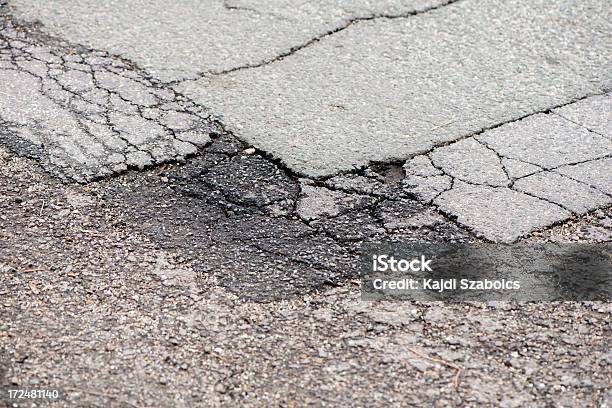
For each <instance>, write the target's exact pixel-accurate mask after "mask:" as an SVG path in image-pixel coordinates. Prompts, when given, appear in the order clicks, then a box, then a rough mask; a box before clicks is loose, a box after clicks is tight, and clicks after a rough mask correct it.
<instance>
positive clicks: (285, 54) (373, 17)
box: [168, 0, 463, 85]
mask: <svg viewBox="0 0 612 408" xmlns="http://www.w3.org/2000/svg"><path fill="white" fill-rule="evenodd" d="M460 1H463V0H446V1H444V2H442V3H440V4H436V5H432V6H428V7H425V8H423V9H420V10H411V11H408V12H404V13H399V14H387V13H372V14H371V15H369V16H364V17H355V18H351V19H348V20H347V21H346V22H345V23H344V24H343V25H341V26H339V27H336V28H334V29H332V30H329V31H326V32H324V33H322V34H318V35H316V36H314V37H312V38H311V39H309V40H308V41H305V42H304V43H302V44H300V45H296V46H293V47H291V48H290V49H289V50H287V51H285V52H282V53H279V54H278V55H276V56H274V57H272V58H268V59H266V60H263V61H260V62H258V63H254V64H245V65H241V66H237V67H232V68H229V69H225V70H222V71H206V72H202V73H199V74H198V75H197V76H196V78H190V79H185V80H182V81H172V82H169V83H168V84H169V85H178V84H180V83H181V82H185V81H193V80H194V79H197V78H198V77H199V78H202V77H205V76H208V75H212V76H220V75H227V74H229V73H232V72H236V71H242V70H247V69H254V68H259V67H262V66H265V65H270V64H273V63H275V62H278V61H282V60H283V59H285V58H287V57H289V56H291V55H293V54H295V53H296V52H298V51H300V50H302V49H304V48H306V47H309V46H311V45H313V44H315V43H317V42H319V41H321V40H323V39H325V38H327V37H330V36H332V35H334V34H337V33H339V32H341V31H344V30H346V29H347V28H349V27H351V26H352V25H354V24H357V23H360V22H363V21H372V20H379V19H389V20H393V19H399V18H409V17H413V16H416V15H420V14H425V13H429V12H431V11H434V10H438V9H440V8H443V7H446V6H449V5H451V4H453V3H458V2H460ZM225 7H227V5H226V6H225ZM232 9H239V10H249V11H256V10H252V9H248V8H247V9H245V8H240V7H232Z"/></svg>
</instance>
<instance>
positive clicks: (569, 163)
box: [403, 105, 612, 241]
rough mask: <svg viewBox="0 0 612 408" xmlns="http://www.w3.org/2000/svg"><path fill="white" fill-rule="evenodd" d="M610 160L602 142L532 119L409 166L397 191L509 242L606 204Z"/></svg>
mask: <svg viewBox="0 0 612 408" xmlns="http://www.w3.org/2000/svg"><path fill="white" fill-rule="evenodd" d="M567 108H568V109H573V108H574V107H573V106H572V105H569V106H568V107H567ZM611 154H612V141H610V140H609V139H608V138H606V137H605V136H602V135H600V134H597V133H594V132H591V131H589V130H587V129H586V128H584V127H583V126H581V125H577V124H576V123H574V122H571V121H569V120H566V119H563V118H562V117H561V116H558V115H555V114H552V113H551V114H548V115H546V114H536V115H532V116H530V117H527V118H525V119H523V120H520V121H516V122H512V123H508V124H505V125H503V126H500V127H498V128H495V129H492V130H488V131H485V132H484V133H482V134H480V135H477V136H473V137H469V138H467V139H463V140H460V141H458V142H455V143H452V144H449V145H448V146H443V147H439V148H436V149H434V150H433V151H432V152H430V153H428V154H427V155H419V156H416V157H414V158H413V159H410V160H408V161H407V162H406V164H405V165H404V171H405V174H406V178H405V180H404V181H403V188H404V189H405V190H406V191H407V192H410V193H412V194H414V195H415V196H416V197H417V198H418V199H420V200H421V201H423V202H426V203H433V204H434V205H436V206H437V207H438V208H439V209H440V210H442V211H444V212H446V213H447V214H448V215H450V216H453V217H456V218H457V220H458V222H460V223H461V224H463V225H465V226H467V227H469V228H471V229H472V230H473V231H475V232H476V233H477V234H479V235H481V236H483V237H485V238H487V239H490V240H493V241H514V240H516V239H517V238H519V237H521V236H523V235H525V234H527V233H528V232H530V231H532V230H534V229H536V228H542V227H546V226H549V225H551V224H553V223H555V222H559V221H562V220H565V219H567V218H569V217H570V216H571V215H572V214H584V213H586V212H587V211H591V210H594V209H597V208H602V207H605V206H608V205H610V204H612V179H611V175H612V159H610V155H611Z"/></svg>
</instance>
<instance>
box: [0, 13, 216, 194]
mask: <svg viewBox="0 0 612 408" xmlns="http://www.w3.org/2000/svg"><path fill="white" fill-rule="evenodd" d="M0 83H2V84H3V85H2V87H3V96H2V98H0V141H1V142H3V143H4V144H6V145H7V146H9V147H10V148H12V149H13V150H14V151H16V152H17V153H19V154H21V155H26V156H30V157H33V158H36V159H37V160H39V161H40V162H41V163H42V165H43V166H44V167H45V169H47V170H48V171H49V172H51V173H53V174H55V175H57V176H60V177H62V178H68V179H73V180H76V181H79V182H84V181H89V180H93V179H97V178H101V177H104V176H108V175H112V174H117V173H120V172H123V171H125V170H126V169H127V168H139V169H142V168H144V167H145V166H150V165H154V164H160V163H165V162H169V161H181V160H184V159H185V158H186V157H187V156H190V155H193V154H195V153H197V151H198V148H200V147H203V146H205V145H206V144H208V143H209V142H210V138H209V134H210V133H211V132H212V131H213V129H215V125H214V124H213V122H211V121H210V120H209V119H208V112H207V110H206V109H205V108H202V107H201V106H198V105H196V104H194V103H193V102H192V101H190V100H189V99H188V98H186V97H184V96H183V95H180V94H178V93H177V92H175V91H173V90H170V89H167V88H165V87H164V86H163V85H161V84H160V83H159V82H158V81H157V80H156V79H154V78H152V77H151V76H149V75H148V74H147V73H146V72H144V71H143V70H141V69H139V68H138V67H136V66H135V65H134V64H133V63H131V62H130V61H127V60H124V59H122V58H120V57H117V56H113V55H110V54H108V53H106V52H102V51H96V50H91V49H86V48H84V47H81V46H75V45H72V44H69V43H66V42H64V41H62V40H59V39H57V38H53V37H49V36H46V35H43V34H41V33H40V31H39V29H38V27H37V26H35V25H20V24H18V23H17V22H15V20H14V19H12V18H11V17H10V16H8V15H6V14H0Z"/></svg>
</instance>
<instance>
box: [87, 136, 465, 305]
mask: <svg viewBox="0 0 612 408" xmlns="http://www.w3.org/2000/svg"><path fill="white" fill-rule="evenodd" d="M245 148H246V146H243V145H242V144H241V143H240V142H238V141H236V140H235V139H234V138H233V137H231V136H230V135H227V134H224V135H222V136H220V137H218V138H216V139H215V140H214V142H213V143H212V144H211V145H210V146H209V147H207V148H206V149H205V150H204V152H203V153H202V155H201V156H200V157H197V158H194V159H193V160H191V161H190V162H189V163H187V164H185V165H180V166H178V165H171V166H168V167H167V168H162V169H158V170H151V171H148V172H145V173H138V172H132V173H129V174H126V175H124V176H122V177H120V178H119V179H111V180H107V181H103V182H100V183H98V184H97V187H95V188H94V192H95V193H96V194H99V195H100V197H101V198H102V200H103V201H102V202H103V205H105V206H110V207H112V208H116V209H117V210H118V213H119V216H118V217H119V219H117V220H116V222H118V223H122V224H124V225H126V226H127V227H128V228H131V229H133V230H135V231H137V232H139V233H141V234H143V235H144V236H146V237H147V238H148V240H150V241H152V242H153V243H154V244H155V245H156V246H157V247H158V249H165V250H173V251H178V252H180V253H181V254H182V256H183V258H184V259H185V260H186V261H188V262H190V263H192V265H194V266H193V267H194V269H195V270H196V271H197V272H198V274H206V275H213V276H215V277H216V278H217V280H218V282H219V284H220V285H221V286H224V287H226V288H227V289H228V290H230V291H232V292H233V293H235V294H237V295H239V296H241V297H244V298H247V299H251V300H256V301H269V300H275V299H282V298H286V297H291V296H296V295H301V294H304V293H308V292H311V291H313V290H318V289H321V288H325V287H328V286H330V285H338V284H341V283H343V282H346V281H347V280H350V279H351V278H355V277H357V276H358V263H359V254H360V252H359V248H360V247H361V245H362V244H363V243H364V242H387V241H397V240H410V241H413V240H421V241H428V242H447V241H465V240H468V239H471V236H470V235H469V234H468V233H467V232H465V231H463V230H462V229H460V228H459V227H457V226H456V225H454V224H452V223H451V222H449V221H448V220H445V219H444V218H443V217H441V216H439V215H437V218H435V220H434V221H431V220H430V218H431V217H432V215H431V210H430V209H427V208H426V207H425V206H424V205H422V204H419V203H418V202H416V201H413V200H410V199H409V198H407V197H401V194H400V193H399V192H398V191H399V190H398V191H395V194H390V195H389V196H388V197H385V196H379V197H374V196H372V195H368V194H359V193H356V192H354V193H350V195H352V196H354V197H355V200H357V201H359V203H360V205H356V206H354V207H350V208H347V209H345V210H344V211H343V212H342V213H341V214H340V215H337V216H329V217H323V218H321V219H317V220H314V221H311V222H307V221H304V220H303V219H301V218H300V217H299V214H298V213H297V209H296V207H297V202H298V200H299V199H300V196H301V192H300V180H298V179H296V178H295V177H293V176H292V175H289V174H288V173H287V172H286V171H284V170H283V169H281V168H279V167H278V166H276V165H275V164H274V163H272V162H271V161H269V160H267V159H265V158H263V157H261V156H259V155H257V154H248V153H245V151H246V152H249V151H248V150H247V149H245ZM249 153H251V152H249ZM306 181H307V182H311V183H313V184H314V182H312V181H308V180H306ZM302 182H303V180H302ZM390 187H391V188H392V189H393V187H392V186H390ZM315 189H328V187H324V186H316V187H315ZM346 194H347V195H348V194H349V193H346ZM321 205H325V203H321ZM390 216H391V217H393V216H396V217H399V219H404V218H410V217H412V218H413V221H414V220H416V222H413V223H410V222H408V223H406V224H401V223H395V224H394V225H390V224H389V217H390ZM419 217H420V218H421V219H423V218H424V219H425V221H422V222H421V223H419V222H418V220H419ZM428 217H429V218H428ZM472 239H473V238H472Z"/></svg>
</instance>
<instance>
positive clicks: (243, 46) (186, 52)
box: [10, 0, 447, 81]
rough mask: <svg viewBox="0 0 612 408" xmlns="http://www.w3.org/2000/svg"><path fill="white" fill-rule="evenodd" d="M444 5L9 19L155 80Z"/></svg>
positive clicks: (393, 0) (66, 12)
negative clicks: (127, 62)
mask: <svg viewBox="0 0 612 408" xmlns="http://www.w3.org/2000/svg"><path fill="white" fill-rule="evenodd" d="M446 2H447V0H382V1H372V0H353V1H348V0H336V1H324V0H314V1H303V0H271V1H265V2H264V1H253V0H225V1H224V0H212V1H199V0H178V1H174V2H172V3H171V4H169V3H168V2H167V1H165V0H129V1H118V2H112V3H110V4H109V3H108V2H103V1H97V0H81V1H71V0H51V1H45V2H40V1H36V0H14V1H11V2H10V4H11V5H12V6H13V7H14V9H15V10H16V13H15V14H16V16H17V17H19V18H23V19H25V20H28V21H32V20H40V21H41V22H42V23H43V24H44V25H45V29H46V30H48V31H49V32H50V33H52V34H54V35H57V36H61V37H62V38H65V39H67V40H69V41H72V42H75V43H79V44H84V45H87V46H89V47H92V48H96V49H104V50H107V51H109V52H110V53H113V54H119V55H122V56H124V57H127V58H129V59H131V60H132V61H134V62H135V63H137V64H138V65H139V66H140V67H141V68H144V69H146V70H148V71H149V72H150V73H151V74H152V75H155V76H156V77H158V78H160V79H163V80H168V81H170V80H177V79H181V78H190V77H195V76H197V75H198V74H199V73H200V72H209V71H213V72H219V71H225V70H231V69H233V68H236V67H240V66H247V65H256V64H260V63H262V62H264V61H266V60H271V59H274V58H275V57H277V56H278V55H280V54H283V53H288V52H290V50H291V49H292V48H294V47H298V46H301V45H303V44H304V43H307V42H309V41H310V40H311V39H313V38H315V37H318V36H321V35H324V34H325V33H327V32H330V31H334V30H336V29H338V28H340V27H343V26H345V25H346V24H348V23H349V22H350V21H351V20H353V19H357V18H369V17H373V16H377V15H402V14H408V13H411V12H415V11H420V10H423V9H426V8H428V7H432V6H436V5H439V4H444V3H446Z"/></svg>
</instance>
